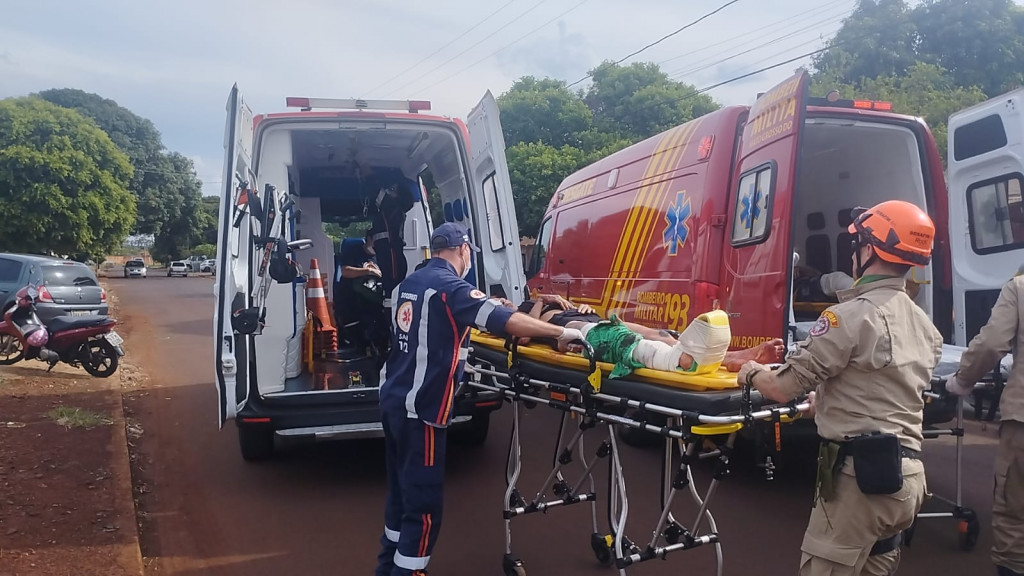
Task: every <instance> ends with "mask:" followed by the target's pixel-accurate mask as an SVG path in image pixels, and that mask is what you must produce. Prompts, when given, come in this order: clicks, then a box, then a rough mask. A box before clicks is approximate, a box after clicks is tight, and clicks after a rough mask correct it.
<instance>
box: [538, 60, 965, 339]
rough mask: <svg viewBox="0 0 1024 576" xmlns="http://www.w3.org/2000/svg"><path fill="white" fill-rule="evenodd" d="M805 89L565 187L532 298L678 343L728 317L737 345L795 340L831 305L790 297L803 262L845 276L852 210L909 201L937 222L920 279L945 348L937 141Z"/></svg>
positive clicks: (885, 115)
mask: <svg viewBox="0 0 1024 576" xmlns="http://www.w3.org/2000/svg"><path fill="white" fill-rule="evenodd" d="M807 91H808V76H807V74H806V72H803V71H800V72H798V73H797V74H795V75H794V76H792V77H791V78H789V79H788V80H786V81H784V82H782V83H781V84H779V85H778V86H776V87H775V88H773V89H771V90H769V91H768V92H767V93H765V94H763V95H761V96H760V97H759V98H758V99H757V100H756V101H755V103H754V104H753V106H750V107H747V106H729V107H726V108H722V109H720V110H717V111H715V112H713V113H710V114H707V115H705V116H702V117H700V118H697V119H694V120H692V121H690V122H687V123H686V124H683V125H681V126H678V127H676V128H673V129H671V130H668V131H666V132H663V133H661V134H658V135H657V136H654V137H652V138H650V139H648V140H645V141H643V142H640V143H638V144H635V145H633V146H631V147H629V148H626V149H624V150H622V151H620V152H618V153H616V154H613V155H611V156H608V157H606V158H604V159H602V160H599V161H598V162H596V163H594V164H592V165H590V166H587V167H585V168H583V169H581V170H580V171H578V172H576V173H575V174H572V175H571V176H569V177H568V178H566V179H565V180H564V181H563V182H562V184H561V186H559V188H558V190H557V191H556V192H555V194H554V196H553V197H552V199H551V201H550V203H549V206H548V208H547V211H546V213H545V216H544V218H543V220H542V223H541V226H540V231H539V235H538V237H537V244H536V246H535V248H534V252H533V256H532V258H531V260H530V265H529V269H528V271H527V275H528V276H529V277H530V281H529V288H530V290H532V291H534V292H543V293H556V294H560V295H562V296H564V297H568V298H570V299H572V300H573V301H574V302H577V303H587V304H590V305H592V306H593V307H594V308H596V309H597V310H598V311H599V312H600V313H602V314H605V315H608V314H612V313H615V314H618V315H619V316H620V317H621V318H622V319H624V320H627V321H633V322H636V323H639V324H644V325H647V326H652V327H658V328H668V329H674V330H682V329H683V328H684V327H685V326H686V325H687V323H688V322H689V321H690V319H692V318H694V317H695V316H696V315H698V314H700V313H702V312H704V311H707V310H711V309H714V308H720V309H723V310H725V311H727V312H728V313H729V315H730V318H731V324H732V347H733V348H745V347H750V346H755V345H757V344H759V343H761V342H763V341H766V340H769V339H772V338H785V337H787V336H789V337H794V336H800V335H802V333H803V332H804V330H805V329H806V327H807V326H808V323H813V322H814V321H815V320H816V318H817V317H818V316H819V315H820V313H821V311H822V310H823V309H824V308H825V307H827V306H828V305H829V303H828V302H827V301H823V300H822V299H813V298H812V299H807V300H801V299H800V298H799V297H797V298H794V297H793V294H794V263H795V260H797V259H798V261H797V262H796V263H798V264H799V265H800V266H801V267H804V268H809V269H813V270H815V271H817V272H819V273H830V272H845V273H846V274H851V273H852V270H851V268H852V262H851V258H850V250H851V237H850V235H849V233H848V232H847V226H848V225H849V224H850V222H851V209H852V208H855V207H858V206H863V207H868V206H871V205H873V204H876V203H878V202H881V201H883V200H889V199H902V200H906V201H909V202H913V203H914V204H917V205H918V206H921V207H922V208H924V209H926V210H927V211H928V213H929V214H931V216H932V218H933V219H934V220H935V223H936V225H937V229H938V234H937V238H936V244H935V256H934V259H933V260H932V263H931V265H929V266H928V267H926V268H924V269H917V270H915V271H914V273H913V276H912V278H911V281H912V282H915V283H917V285H918V287H919V291H918V294H917V297H916V299H917V302H918V303H919V304H920V305H921V306H922V308H924V309H925V310H926V311H927V312H928V313H929V314H930V315H931V317H932V319H933V321H934V322H935V324H936V325H937V326H938V327H939V329H940V330H941V331H942V332H943V334H944V335H946V337H947V338H948V337H949V335H950V333H951V316H952V312H951V275H950V256H949V254H950V250H949V239H948V237H947V233H946V230H947V227H946V223H947V219H948V218H947V213H948V208H947V202H948V200H947V195H946V186H945V181H944V176H943V168H942V162H941V159H940V156H939V152H938V149H937V147H936V145H935V140H934V139H933V137H932V134H931V132H930V131H929V129H928V127H927V126H926V125H925V123H924V122H923V121H922V120H921V119H919V118H913V117H909V116H902V115H899V114H895V113H893V111H892V107H891V105H890V104H888V103H884V102H872V101H863V100H843V99H839V98H837V97H835V94H832V95H830V97H828V98H811V97H809V96H808V94H807ZM797 292H800V291H799V290H798V291H797Z"/></svg>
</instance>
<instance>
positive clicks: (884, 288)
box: [777, 278, 942, 450]
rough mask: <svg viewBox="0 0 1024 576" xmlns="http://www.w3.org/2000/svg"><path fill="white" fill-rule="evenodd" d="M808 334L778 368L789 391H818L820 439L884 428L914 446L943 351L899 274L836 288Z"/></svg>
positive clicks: (919, 437)
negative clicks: (833, 301)
mask: <svg viewBox="0 0 1024 576" xmlns="http://www.w3.org/2000/svg"><path fill="white" fill-rule="evenodd" d="M837 295H838V296H839V304H836V305H835V306H831V307H830V308H828V309H827V310H826V311H825V312H824V313H822V315H821V317H820V318H819V319H818V322H817V323H816V324H815V325H814V327H813V328H811V331H810V336H809V337H808V338H807V340H805V341H803V342H801V343H800V344H799V345H798V347H797V350H796V352H794V353H793V355H791V356H790V357H789V358H788V359H787V360H786V363H785V364H784V365H783V366H782V368H780V369H779V372H778V375H777V379H778V384H779V386H780V387H781V389H782V390H783V391H784V392H786V393H787V394H790V395H792V396H799V395H801V394H804V393H807V392H810V391H812V390H815V389H817V398H816V403H815V406H816V415H815V418H814V422H815V424H817V427H818V433H819V434H820V435H821V437H822V438H826V439H829V440H834V441H843V440H845V439H847V438H848V437H853V436H858V435H861V434H868V433H871V432H876V431H879V432H883V433H890V434H896V435H897V436H898V437H899V438H900V444H902V445H903V446H905V447H907V448H910V449H912V450H920V449H921V442H922V441H923V436H922V433H921V424H922V417H923V416H922V411H923V410H924V399H923V398H922V394H923V392H924V390H925V388H927V387H928V386H929V383H930V381H931V377H932V371H933V370H934V369H935V366H936V365H937V364H938V362H939V358H940V357H941V356H942V335H941V334H939V331H938V330H937V329H936V328H935V326H934V325H933V324H932V322H931V320H929V319H928V316H927V315H926V314H925V313H924V311H923V310H921V308H920V307H918V306H917V305H916V304H914V302H913V300H911V299H910V297H909V296H907V293H906V288H905V282H904V280H903V279H902V278H885V279H882V280H875V281H874V282H868V283H865V284H861V285H858V286H854V287H853V288H851V289H849V290H843V291H840V292H839V293H838V294H837Z"/></svg>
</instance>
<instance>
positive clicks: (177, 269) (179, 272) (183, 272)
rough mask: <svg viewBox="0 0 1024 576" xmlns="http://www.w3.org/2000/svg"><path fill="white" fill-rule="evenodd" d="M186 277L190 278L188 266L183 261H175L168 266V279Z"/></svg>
mask: <svg viewBox="0 0 1024 576" xmlns="http://www.w3.org/2000/svg"><path fill="white" fill-rule="evenodd" d="M171 276H184V277H185V278H188V265H187V264H185V263H184V262H182V261H181V260H175V261H173V262H171V263H170V264H168V265H167V277H168V278H170V277H171Z"/></svg>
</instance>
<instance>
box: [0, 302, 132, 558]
mask: <svg viewBox="0 0 1024 576" xmlns="http://www.w3.org/2000/svg"><path fill="white" fill-rule="evenodd" d="M108 292H109V290H108ZM111 307H112V310H111V314H112V315H114V316H115V317H116V314H117V312H116V310H117V308H116V300H115V299H114V296H113V295H111ZM119 328H120V327H119ZM121 332H123V330H121ZM126 346H127V347H128V348H130V346H131V343H130V342H127V343H126ZM127 359H128V360H129V362H130V354H129V356H128V357H127ZM124 360H126V358H122V361H124ZM138 378H139V375H138V371H137V370H135V369H134V368H133V367H132V366H130V365H127V366H126V365H125V363H123V364H122V366H121V367H120V368H118V372H117V373H116V374H115V375H114V376H111V377H110V378H106V379H104V378H93V377H92V376H89V375H88V374H87V373H86V372H85V370H83V369H81V368H78V369H76V368H72V367H71V366H68V365H66V364H61V365H58V366H56V367H54V369H53V370H52V371H51V372H49V373H47V372H46V365H45V364H43V363H42V362H39V361H37V360H30V361H26V362H21V363H18V364H15V365H13V366H0V575H3V576H7V575H11V576H23V575H24V576H27V575H44V574H45V575H47V576H50V575H53V576H59V575H65V574H67V575H76V576H78V575H81V576H91V575H97V576H100V575H103V576H121V575H131V576H137V575H140V574H142V558H141V554H140V552H139V539H138V533H137V530H136V519H135V509H134V505H133V501H132V488H131V472H130V467H129V458H128V450H127V437H126V427H125V421H124V416H123V412H122V399H121V392H122V385H123V384H129V385H130V384H131V383H132V381H133V380H136V379H138ZM123 381H124V382H123Z"/></svg>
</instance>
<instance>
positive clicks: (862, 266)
mask: <svg viewBox="0 0 1024 576" xmlns="http://www.w3.org/2000/svg"><path fill="white" fill-rule="evenodd" d="M856 258H857V270H856V272H857V279H858V280H860V279H861V278H863V277H864V271H865V270H867V269H868V268H870V267H871V265H872V264H874V263H875V262H878V255H877V254H875V250H874V248H872V249H871V257H870V258H868V260H867V262H861V260H860V250H859V249H858V250H857V256H856Z"/></svg>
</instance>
